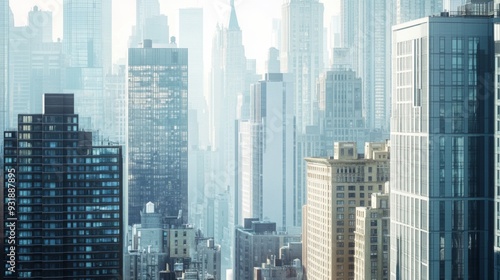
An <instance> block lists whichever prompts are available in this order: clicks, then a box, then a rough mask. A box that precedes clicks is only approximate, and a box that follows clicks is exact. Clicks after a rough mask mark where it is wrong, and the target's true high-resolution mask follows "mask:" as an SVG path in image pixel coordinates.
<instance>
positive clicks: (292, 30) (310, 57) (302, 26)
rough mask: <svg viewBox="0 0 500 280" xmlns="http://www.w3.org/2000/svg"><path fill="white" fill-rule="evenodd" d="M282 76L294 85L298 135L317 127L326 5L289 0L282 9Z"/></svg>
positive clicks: (314, 1) (316, 2)
mask: <svg viewBox="0 0 500 280" xmlns="http://www.w3.org/2000/svg"><path fill="white" fill-rule="evenodd" d="M281 34H282V40H281V48H280V53H281V67H282V69H281V72H283V73H292V74H293V75H294V79H293V80H294V81H295V90H294V92H295V100H294V103H295V116H296V118H297V133H305V131H306V126H308V125H316V123H315V121H316V120H315V119H314V118H313V116H314V111H315V105H316V102H317V99H316V78H317V77H318V76H319V73H320V72H321V71H322V70H323V3H320V2H319V1H318V0H306V1H299V0H287V1H285V2H284V4H283V6H282V24H281Z"/></svg>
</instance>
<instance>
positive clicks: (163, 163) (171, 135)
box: [128, 40, 188, 224]
mask: <svg viewBox="0 0 500 280" xmlns="http://www.w3.org/2000/svg"><path fill="white" fill-rule="evenodd" d="M128 65H129V68H128V100H129V101H128V114H129V115H128V133H129V137H128V153H129V157H128V158H129V224H134V223H139V222H140V217H139V213H140V210H141V209H142V207H143V206H144V204H146V203H147V202H149V201H151V202H153V203H154V204H155V205H156V206H157V207H158V209H159V213H161V214H162V215H164V216H170V217H177V216H178V215H179V217H180V221H179V222H181V223H187V217H188V197H187V196H188V195H187V194H188V176H187V175H188V174H187V172H188V154H187V153H188V151H187V148H188V147H187V143H188V142H187V141H188V50H187V49H180V48H152V42H151V41H150V40H145V42H144V48H130V49H129V55H128Z"/></svg>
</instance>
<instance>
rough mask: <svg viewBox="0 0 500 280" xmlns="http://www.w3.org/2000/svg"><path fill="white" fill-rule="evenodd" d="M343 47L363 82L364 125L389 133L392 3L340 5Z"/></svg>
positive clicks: (344, 3)
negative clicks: (347, 51)
mask: <svg viewBox="0 0 500 280" xmlns="http://www.w3.org/2000/svg"><path fill="white" fill-rule="evenodd" d="M341 11H342V13H341V17H342V21H341V22H342V36H343V46H342V47H343V48H346V49H348V50H349V57H350V59H351V60H352V61H351V62H352V65H351V67H352V69H353V70H354V71H355V72H356V73H357V74H358V75H359V77H360V78H361V79H362V81H363V94H364V95H363V101H364V103H363V110H364V115H365V118H366V126H367V128H369V129H371V130H381V131H384V132H385V133H386V134H387V135H388V133H389V113H390V109H389V108H390V102H389V97H390V96H389V94H388V92H390V88H391V81H390V77H391V60H390V54H391V48H390V47H391V43H390V42H391V39H390V38H391V26H392V24H393V22H394V20H393V15H394V11H395V8H394V5H393V1H378V2H374V1H371V2H366V1H362V0H355V1H349V0H343V1H342V2H341Z"/></svg>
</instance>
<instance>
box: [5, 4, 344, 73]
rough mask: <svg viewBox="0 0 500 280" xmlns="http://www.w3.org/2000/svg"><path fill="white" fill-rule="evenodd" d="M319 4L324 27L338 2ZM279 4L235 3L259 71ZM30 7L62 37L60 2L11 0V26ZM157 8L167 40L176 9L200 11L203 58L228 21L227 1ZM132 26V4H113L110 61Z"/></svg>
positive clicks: (119, 54) (22, 20) (174, 27)
mask: <svg viewBox="0 0 500 280" xmlns="http://www.w3.org/2000/svg"><path fill="white" fill-rule="evenodd" d="M2 1H3V0H2ZM321 2H324V5H325V16H324V19H325V26H328V24H329V22H330V17H331V16H332V15H334V14H338V7H339V5H338V0H328V1H321ZM282 3H283V0H235V6H236V12H237V15H238V21H239V23H240V27H241V29H242V32H243V44H244V45H245V53H246V57H247V58H254V59H257V60H258V65H259V66H258V67H259V70H261V69H262V68H263V65H264V61H265V58H266V54H267V49H268V48H269V47H270V45H271V27H272V19H273V18H281V5H282ZM34 5H37V6H38V7H39V8H40V9H41V10H44V11H47V10H50V11H52V12H53V17H54V32H53V35H54V39H56V38H60V37H62V0H11V1H10V6H11V9H12V12H13V13H14V19H15V24H16V25H25V24H26V21H27V20H26V19H27V16H28V12H29V11H30V10H31V9H32V7H33V6H34ZM160 5H161V12H162V13H163V14H166V15H167V16H168V21H169V26H170V34H171V36H178V9H179V8H187V7H203V8H204V23H205V34H204V42H205V46H204V48H205V54H206V55H209V54H210V48H211V38H212V36H213V34H214V29H215V26H216V24H217V23H221V24H223V25H225V26H226V25H227V22H228V20H229V11H230V10H229V0H160ZM133 25H135V0H113V61H116V60H117V59H119V58H124V57H125V56H126V51H127V40H128V37H129V35H130V33H131V28H132V26H133ZM206 66H207V65H206ZM206 66H205V67H206Z"/></svg>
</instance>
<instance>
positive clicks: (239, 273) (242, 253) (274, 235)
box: [233, 218, 300, 280]
mask: <svg viewBox="0 0 500 280" xmlns="http://www.w3.org/2000/svg"><path fill="white" fill-rule="evenodd" d="M235 238H236V239H235V240H236V243H235V248H236V249H235V269H234V271H233V273H234V277H235V278H234V279H240V280H245V279H247V280H251V279H254V276H253V271H254V267H260V266H261V265H262V263H265V262H266V261H267V259H268V258H271V256H278V254H279V250H280V247H282V246H283V245H284V244H286V243H288V242H290V241H298V239H300V235H297V236H295V235H288V234H286V233H284V232H279V231H276V223H273V222H263V221H260V220H259V219H257V218H248V219H245V220H244V223H243V226H238V227H237V228H236V236H235Z"/></svg>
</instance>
